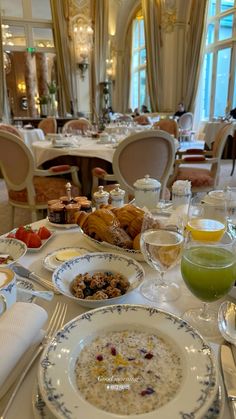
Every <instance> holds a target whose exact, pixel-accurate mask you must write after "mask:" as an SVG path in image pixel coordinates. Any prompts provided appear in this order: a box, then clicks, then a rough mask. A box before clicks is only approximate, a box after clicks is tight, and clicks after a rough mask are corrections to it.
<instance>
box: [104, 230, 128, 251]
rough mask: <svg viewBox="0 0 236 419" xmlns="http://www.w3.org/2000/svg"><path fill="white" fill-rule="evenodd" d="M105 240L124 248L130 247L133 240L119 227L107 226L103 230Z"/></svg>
mask: <svg viewBox="0 0 236 419" xmlns="http://www.w3.org/2000/svg"><path fill="white" fill-rule="evenodd" d="M104 237H105V241H107V242H108V243H110V244H114V245H115V246H118V247H122V248H124V249H132V247H133V241H132V239H131V237H130V236H129V235H128V234H127V233H126V231H125V230H123V228H121V227H116V228H113V227H108V228H107V229H106V230H105V231H104Z"/></svg>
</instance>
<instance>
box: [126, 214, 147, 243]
mask: <svg viewBox="0 0 236 419" xmlns="http://www.w3.org/2000/svg"><path fill="white" fill-rule="evenodd" d="M142 224H143V214H142V215H139V216H138V217H135V218H134V219H133V220H132V221H131V223H130V225H129V227H128V230H127V231H128V233H129V235H130V236H131V237H132V239H133V238H134V237H135V236H137V234H139V233H140V232H141V229H142Z"/></svg>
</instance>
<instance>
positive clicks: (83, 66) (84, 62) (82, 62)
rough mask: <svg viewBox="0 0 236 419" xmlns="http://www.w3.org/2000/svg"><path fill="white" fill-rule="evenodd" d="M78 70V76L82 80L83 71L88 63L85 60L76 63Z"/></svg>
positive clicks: (84, 71) (86, 68) (83, 76)
mask: <svg viewBox="0 0 236 419" xmlns="http://www.w3.org/2000/svg"><path fill="white" fill-rule="evenodd" d="M77 66H78V68H79V71H80V77H81V79H82V80H84V78H85V73H86V71H87V70H88V66H89V63H88V62H87V61H85V60H84V61H81V62H80V63H78V64H77Z"/></svg>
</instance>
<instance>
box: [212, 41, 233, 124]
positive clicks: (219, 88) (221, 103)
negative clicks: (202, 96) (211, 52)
mask: <svg viewBox="0 0 236 419" xmlns="http://www.w3.org/2000/svg"><path fill="white" fill-rule="evenodd" d="M230 56H231V48H225V49H222V50H220V51H219V52H218V57H217V70H216V92H215V107H214V116H224V115H225V109H226V106H227V96H228V85H229V68H230Z"/></svg>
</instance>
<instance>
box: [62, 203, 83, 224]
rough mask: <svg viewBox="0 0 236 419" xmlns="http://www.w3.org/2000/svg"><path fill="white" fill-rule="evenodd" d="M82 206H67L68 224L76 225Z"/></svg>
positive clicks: (66, 217)
mask: <svg viewBox="0 0 236 419" xmlns="http://www.w3.org/2000/svg"><path fill="white" fill-rule="evenodd" d="M80 208H81V207H80V204H68V205H66V208H65V209H66V216H65V219H66V224H76V220H77V214H78V212H79V211H80Z"/></svg>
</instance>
